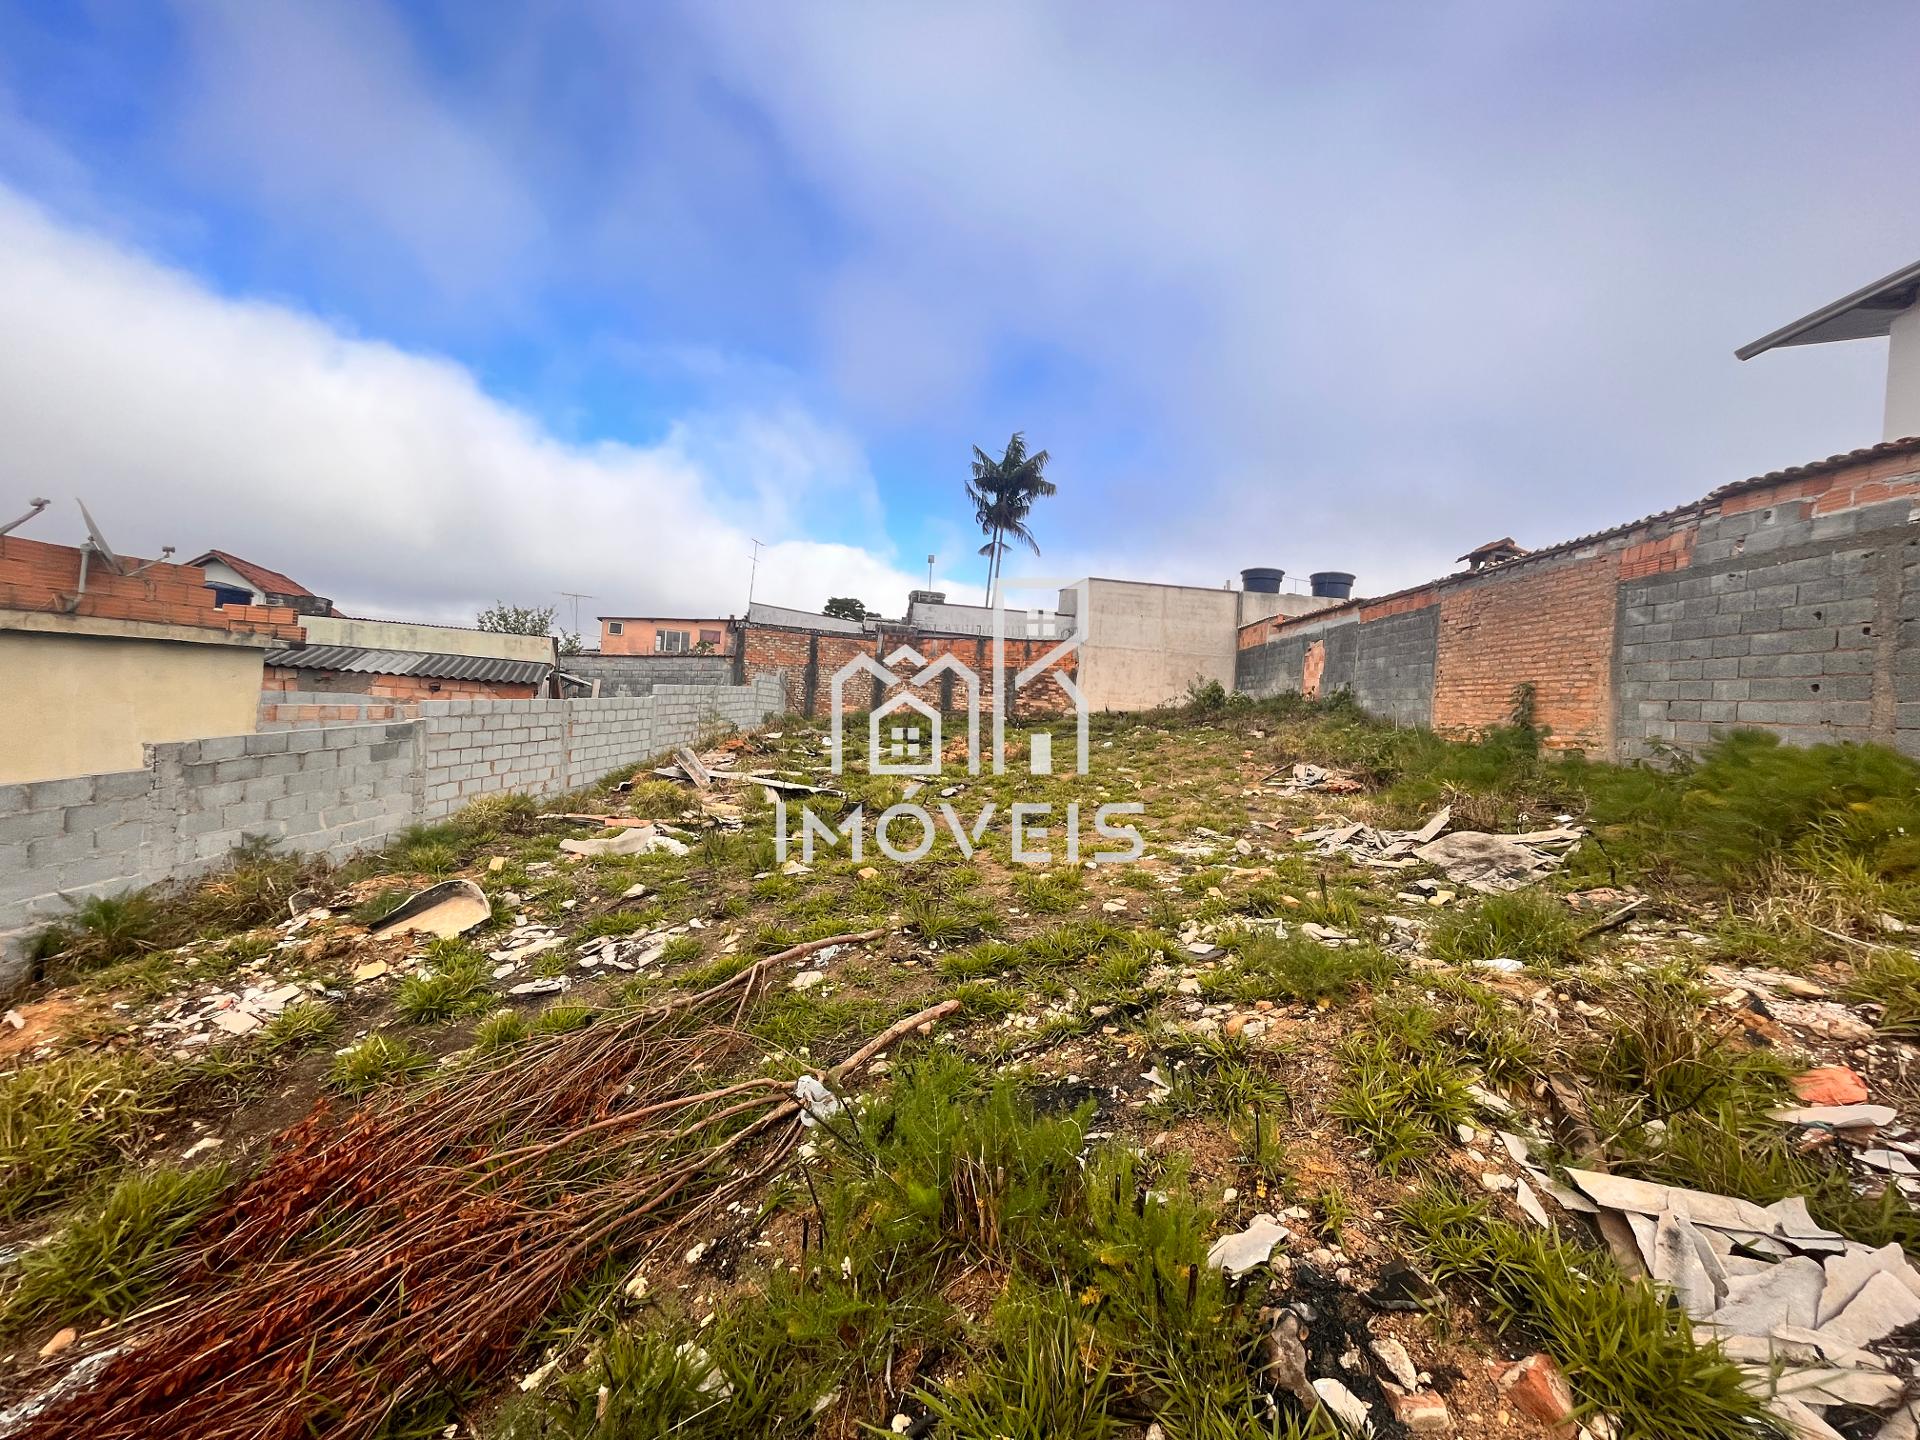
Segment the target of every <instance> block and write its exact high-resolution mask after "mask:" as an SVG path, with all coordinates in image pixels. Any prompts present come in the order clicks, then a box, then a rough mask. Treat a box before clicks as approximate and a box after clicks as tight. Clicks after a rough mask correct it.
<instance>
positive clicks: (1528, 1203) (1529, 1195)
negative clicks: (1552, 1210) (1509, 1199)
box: [1513, 1180, 1553, 1230]
mask: <svg viewBox="0 0 1920 1440" xmlns="http://www.w3.org/2000/svg"><path fill="white" fill-rule="evenodd" d="M1513 1203H1514V1204H1516V1205H1518V1206H1519V1207H1520V1213H1521V1214H1522V1215H1524V1216H1526V1217H1527V1218H1528V1219H1529V1220H1531V1221H1533V1223H1534V1224H1536V1225H1538V1226H1539V1227H1540V1228H1541V1229H1542V1230H1551V1229H1552V1228H1553V1221H1552V1219H1551V1218H1550V1217H1549V1216H1548V1215H1547V1207H1546V1206H1544V1205H1542V1204H1541V1203H1540V1197H1539V1196H1538V1195H1535V1194H1534V1193H1533V1187H1532V1186H1530V1185H1528V1184H1527V1182H1526V1181H1524V1180H1520V1181H1517V1182H1515V1185H1514V1192H1513Z"/></svg>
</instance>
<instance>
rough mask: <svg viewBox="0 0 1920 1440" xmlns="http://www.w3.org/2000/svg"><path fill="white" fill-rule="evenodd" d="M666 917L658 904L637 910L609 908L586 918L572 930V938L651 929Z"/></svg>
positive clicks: (627, 933) (587, 938) (590, 938)
mask: <svg viewBox="0 0 1920 1440" xmlns="http://www.w3.org/2000/svg"><path fill="white" fill-rule="evenodd" d="M666 918H667V916H666V911H664V910H662V909H661V908H660V907H659V906H658V905H648V906H644V907H643V908H641V909H638V910H609V911H608V912H607V913H606V914H604V915H595V916H594V917H593V918H592V919H591V920H588V921H587V922H586V923H585V924H584V925H582V926H581V927H580V928H579V929H578V930H576V931H575V932H574V938H575V939H576V940H594V939H598V938H599V937H600V936H602V935H632V934H634V933H636V932H637V931H641V930H651V929H652V928H653V927H654V926H656V925H658V924H659V923H660V922H661V921H662V920H664V919H666Z"/></svg>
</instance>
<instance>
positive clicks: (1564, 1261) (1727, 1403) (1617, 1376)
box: [1400, 1185, 1779, 1440]
mask: <svg viewBox="0 0 1920 1440" xmlns="http://www.w3.org/2000/svg"><path fill="white" fill-rule="evenodd" d="M1400 1218H1401V1219H1402V1220H1403V1221H1405V1223H1406V1224H1407V1226H1408V1227H1409V1228H1410V1229H1411V1230H1412V1231H1413V1232H1414V1234H1415V1235H1416V1236H1417V1237H1418V1238H1419V1241H1420V1244H1421V1247H1422V1249H1423V1251H1424V1254H1425V1257H1426V1259H1427V1260H1428V1262H1429V1263H1430V1264H1431V1265H1432V1266H1433V1269H1434V1276H1435V1278H1436V1279H1437V1280H1441V1281H1447V1280H1462V1281H1466V1282H1468V1283H1469V1284H1471V1285H1472V1286H1473V1289H1474V1295H1475V1298H1476V1301H1477V1302H1478V1303H1479V1305H1480V1306H1481V1307H1482V1308H1483V1309H1484V1310H1485V1312H1486V1313H1487V1314H1488V1316H1489V1318H1490V1319H1491V1320H1492V1321H1493V1322H1494V1324H1495V1325H1497V1326H1499V1327H1500V1328H1502V1329H1504V1328H1507V1327H1509V1326H1518V1327H1520V1328H1522V1329H1523V1330H1524V1331H1526V1332H1527V1333H1528V1334H1529V1335H1530V1336H1537V1337H1538V1338H1539V1339H1540V1340H1543V1341H1544V1342H1545V1347H1546V1349H1547V1351H1548V1353H1549V1354H1551V1355H1552V1356H1553V1357H1554V1359H1555V1360H1557V1361H1558V1362H1559V1363H1560V1366H1561V1368H1562V1369H1563V1370H1564V1371H1565V1373H1566V1376H1567V1379H1568V1381H1569V1383H1570V1384H1571V1385H1572V1386H1573V1391H1574V1395H1575V1397H1576V1399H1578V1400H1579V1402H1580V1403H1581V1406H1582V1413H1601V1414H1606V1415H1610V1416H1613V1417H1614V1418H1615V1419H1616V1420H1618V1422H1619V1424H1620V1427H1621V1435H1622V1440H1752V1437H1754V1436H1756V1435H1768V1434H1778V1433H1779V1431H1778V1427H1777V1425H1776V1424H1775V1423H1774V1422H1772V1421H1771V1420H1770V1419H1769V1418H1768V1417H1767V1415H1766V1412H1765V1410H1764V1408H1763V1406H1762V1404H1761V1402H1760V1401H1759V1400H1757V1399H1755V1398H1754V1397H1753V1396H1752V1395H1750V1394H1748V1393H1747V1391H1746V1389H1745V1387H1744V1385H1743V1383H1742V1377H1741V1373H1740V1371H1739V1370H1738V1369H1737V1368H1736V1367H1735V1366H1734V1365H1733V1364H1732V1363H1731V1362H1730V1361H1728V1360H1727V1359H1726V1357H1725V1356H1723V1355H1722V1354H1721V1353H1720V1351H1719V1350H1718V1348H1717V1347H1712V1346H1703V1345H1699V1344H1697V1343H1695V1341H1694V1338H1693V1333H1692V1330H1691V1328H1690V1327H1689V1325H1688V1323H1687V1320H1686V1317H1685V1316H1684V1315H1683V1314H1681V1313H1680V1312H1679V1311H1678V1310H1675V1309H1673V1308H1672V1307H1670V1306H1669V1305H1668V1304H1667V1302H1666V1300H1665V1299H1664V1298H1663V1297H1662V1296H1661V1295H1660V1293H1659V1292H1658V1291H1656V1290H1654V1289H1653V1287H1651V1286H1649V1285H1646V1284H1644V1283H1641V1282H1638V1281H1628V1280H1625V1279H1623V1278H1622V1277H1621V1276H1620V1274H1619V1272H1618V1271H1617V1270H1615V1269H1614V1268H1613V1265H1612V1263H1611V1262H1610V1261H1609V1260H1608V1259H1607V1258H1606V1257H1604V1256H1602V1255H1599V1254H1597V1253H1595V1252H1592V1251H1588V1250H1583V1249H1580V1248H1579V1247H1577V1246H1574V1245H1571V1244H1568V1243H1567V1242H1565V1241H1563V1240H1561V1239H1559V1238H1558V1237H1557V1236H1553V1235H1548V1234H1543V1233H1541V1232H1539V1231H1537V1230H1533V1229H1525V1230H1523V1229H1522V1228H1521V1227H1519V1226H1517V1225H1514V1224H1511V1223H1509V1222H1506V1221H1502V1220H1496V1219H1492V1218H1490V1216H1489V1213H1488V1210H1487V1207H1486V1205H1485V1203H1484V1202H1483V1201H1479V1200H1474V1199H1469V1198H1467V1197H1465V1196H1464V1195H1462V1194H1460V1193H1459V1192H1458V1191H1457V1190H1454V1189H1452V1188H1451V1187H1448V1186H1442V1185H1429V1186H1427V1187H1425V1188H1423V1189H1421V1190H1419V1191H1417V1192H1416V1193H1415V1194H1414V1195H1413V1196H1411V1197H1410V1198H1409V1199H1408V1200H1407V1201H1405V1202H1404V1203H1403V1204H1402V1205H1401V1207H1400ZM1529 1343H1531V1341H1530V1342H1529Z"/></svg>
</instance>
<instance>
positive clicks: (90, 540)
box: [62, 497, 173, 615]
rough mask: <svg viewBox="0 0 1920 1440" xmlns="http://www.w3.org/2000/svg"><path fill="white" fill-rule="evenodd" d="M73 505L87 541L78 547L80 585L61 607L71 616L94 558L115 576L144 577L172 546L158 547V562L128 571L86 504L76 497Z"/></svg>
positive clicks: (82, 593)
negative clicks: (85, 532) (77, 510)
mask: <svg viewBox="0 0 1920 1440" xmlns="http://www.w3.org/2000/svg"><path fill="white" fill-rule="evenodd" d="M73 503H74V504H76V505H78V506H79V507H80V518H81V519H82V520H85V521H86V522H87V541H86V544H84V545H82V546H81V547H80V583H79V585H78V587H77V588H76V589H75V590H74V592H73V594H71V595H69V596H68V597H67V599H66V602H65V604H64V606H63V607H62V608H63V609H64V610H65V611H66V613H67V614H69V615H72V614H74V613H75V612H76V611H78V610H79V608H80V601H81V600H82V599H83V598H84V597H85V595H86V593H87V567H88V562H90V561H91V560H92V559H93V557H94V556H96V555H98V556H99V557H100V559H101V560H102V561H104V562H105V563H106V567H107V569H109V570H111V571H112V572H113V573H114V574H115V575H144V574H146V572H147V571H149V570H151V569H152V568H153V567H154V566H156V565H158V564H160V563H162V561H164V560H166V559H167V557H168V556H170V555H172V554H173V546H171V545H163V546H161V547H160V559H159V560H149V561H148V562H147V563H146V564H144V565H137V566H135V567H134V568H133V569H131V570H129V569H128V568H127V566H126V563H125V562H124V561H122V560H121V558H120V557H119V556H118V555H116V554H114V553H113V547H112V546H111V545H109V544H107V537H106V536H104V535H102V534H101V533H100V527H99V526H98V525H96V524H95V523H94V519H93V516H92V515H90V514H88V513H87V502H86V501H84V500H81V499H79V498H77V497H76V498H75V500H74V502H73Z"/></svg>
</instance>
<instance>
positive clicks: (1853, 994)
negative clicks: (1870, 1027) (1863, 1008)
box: [1845, 950, 1920, 1039]
mask: <svg viewBox="0 0 1920 1440" xmlns="http://www.w3.org/2000/svg"><path fill="white" fill-rule="evenodd" d="M1845 993H1846V995H1847V998H1848V999H1850V1000H1865V1001H1869V1002H1871V1003H1872V1004H1875V1005H1878V1006H1880V1007H1881V1015H1880V1022H1879V1024H1878V1025H1877V1026H1876V1027H1875V1028H1876V1029H1878V1030H1879V1032H1880V1033H1881V1034H1882V1035H1892V1036H1898V1037H1900V1038H1903V1039H1917V1038H1920V956H1916V955H1912V954H1909V953H1907V952H1906V951H1895V950H1876V951H1874V952H1873V953H1872V954H1871V956H1870V957H1869V958H1868V959H1867V961H1866V963H1865V964H1863V965H1861V966H1860V967H1859V968H1858V969H1857V970H1856V971H1855V972H1854V976H1853V979H1852V980H1851V981H1849V982H1848V984H1847V988H1846V992H1845Z"/></svg>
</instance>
